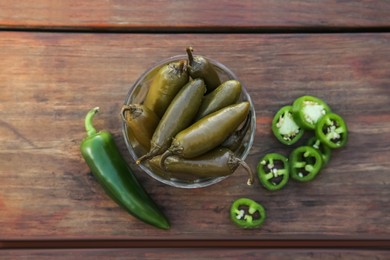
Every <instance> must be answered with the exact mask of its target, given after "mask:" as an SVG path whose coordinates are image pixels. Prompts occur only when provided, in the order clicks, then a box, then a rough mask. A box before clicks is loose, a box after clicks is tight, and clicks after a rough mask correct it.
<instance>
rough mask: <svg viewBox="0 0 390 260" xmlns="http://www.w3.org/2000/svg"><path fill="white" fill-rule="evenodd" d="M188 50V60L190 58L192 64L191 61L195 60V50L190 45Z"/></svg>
mask: <svg viewBox="0 0 390 260" xmlns="http://www.w3.org/2000/svg"><path fill="white" fill-rule="evenodd" d="M186 51H187V55H188V60H189V62H190V64H191V63H193V62H194V56H193V55H192V52H193V51H194V50H193V49H192V47H188V48H187V49H186Z"/></svg>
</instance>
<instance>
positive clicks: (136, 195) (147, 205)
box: [80, 107, 170, 229]
mask: <svg viewBox="0 0 390 260" xmlns="http://www.w3.org/2000/svg"><path fill="white" fill-rule="evenodd" d="M98 110H99V108H97V107H96V108H94V109H91V110H90V111H89V112H88V113H87V115H86V117H85V129H86V131H87V136H86V137H85V138H84V139H83V141H82V143H81V145H80V151H81V154H82V156H83V158H84V160H85V161H86V163H87V164H88V166H89V168H90V169H91V171H92V173H93V175H94V176H95V178H96V179H97V181H98V182H99V183H100V185H101V186H102V187H103V189H104V190H105V192H106V193H107V194H108V195H109V196H110V197H111V199H113V200H114V201H115V202H116V203H117V204H118V205H120V206H121V207H123V208H124V209H125V210H126V211H127V212H128V213H130V214H131V215H133V216H134V217H136V218H138V219H139V220H141V221H143V222H145V223H148V224H150V225H153V226H155V227H158V228H161V229H169V227H170V225H169V222H168V220H167V218H166V217H165V215H164V214H163V213H162V212H161V211H160V209H159V208H158V206H157V205H156V203H155V202H154V201H153V200H152V198H151V197H150V196H149V195H148V194H147V192H146V191H145V189H144V188H143V187H142V185H141V184H140V183H139V182H138V180H137V178H136V177H135V175H134V174H133V173H132V172H131V170H130V168H129V166H128V165H127V163H126V161H125V160H124V159H123V157H122V156H121V154H120V152H119V149H118V147H117V145H116V144H115V142H114V139H113V137H112V135H111V133H110V132H107V131H100V132H97V131H96V129H95V128H94V127H93V124H92V120H93V117H94V115H95V114H96V112H97V111H98Z"/></svg>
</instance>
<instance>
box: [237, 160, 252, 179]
mask: <svg viewBox="0 0 390 260" xmlns="http://www.w3.org/2000/svg"><path fill="white" fill-rule="evenodd" d="M238 162H239V163H240V165H241V166H242V167H244V169H245V170H246V171H247V173H248V175H249V178H248V181H247V183H246V184H248V185H252V184H253V183H254V182H255V175H254V174H253V171H252V169H251V168H250V167H249V165H248V164H247V163H246V162H244V161H243V160H240V159H239V160H238Z"/></svg>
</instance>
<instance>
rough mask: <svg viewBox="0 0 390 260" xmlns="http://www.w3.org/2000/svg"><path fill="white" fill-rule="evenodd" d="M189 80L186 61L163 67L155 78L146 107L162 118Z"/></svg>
mask: <svg viewBox="0 0 390 260" xmlns="http://www.w3.org/2000/svg"><path fill="white" fill-rule="evenodd" d="M188 79H189V75H188V70H187V65H186V61H184V60H183V61H179V62H172V63H169V64H166V65H164V66H162V67H161V68H160V69H159V70H158V72H157V74H156V75H155V76H154V77H153V80H152V83H151V84H150V87H149V90H148V92H147V94H146V97H145V101H144V103H143V104H144V105H145V106H146V107H148V108H149V109H150V110H152V111H153V112H154V113H155V114H156V115H157V116H158V117H159V118H161V117H162V116H163V115H164V113H165V110H166V109H167V107H168V106H169V104H170V103H171V101H172V100H173V98H174V97H175V96H176V94H177V93H178V92H179V90H180V89H181V88H182V87H183V86H184V85H185V84H187V82H188Z"/></svg>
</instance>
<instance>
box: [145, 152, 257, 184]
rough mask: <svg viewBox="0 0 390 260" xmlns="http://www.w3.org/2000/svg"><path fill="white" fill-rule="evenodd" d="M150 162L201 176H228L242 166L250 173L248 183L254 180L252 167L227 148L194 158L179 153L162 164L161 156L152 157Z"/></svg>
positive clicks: (178, 171)
mask: <svg viewBox="0 0 390 260" xmlns="http://www.w3.org/2000/svg"><path fill="white" fill-rule="evenodd" d="M149 163H150V164H151V165H153V166H154V167H159V168H160V169H161V168H164V169H163V170H165V171H166V172H167V173H168V174H169V173H178V174H180V173H182V174H183V173H184V174H189V175H194V176H198V177H200V178H210V177H221V176H227V175H230V174H232V173H234V171H235V170H236V169H237V168H238V167H239V166H242V167H244V169H245V170H246V171H247V173H248V176H249V177H248V181H247V182H248V183H249V184H252V183H253V182H254V175H253V173H252V170H251V168H250V167H249V166H248V165H247V164H246V163H245V162H244V161H243V160H241V159H240V158H238V157H237V156H235V154H234V153H233V152H232V151H230V150H229V149H227V148H216V149H214V150H212V151H210V152H208V153H206V154H203V155H201V156H199V157H196V158H193V159H185V158H182V157H180V156H177V155H173V156H169V157H167V158H166V160H165V161H164V166H161V165H160V163H161V156H156V157H154V158H152V159H151V160H150V161H149Z"/></svg>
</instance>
